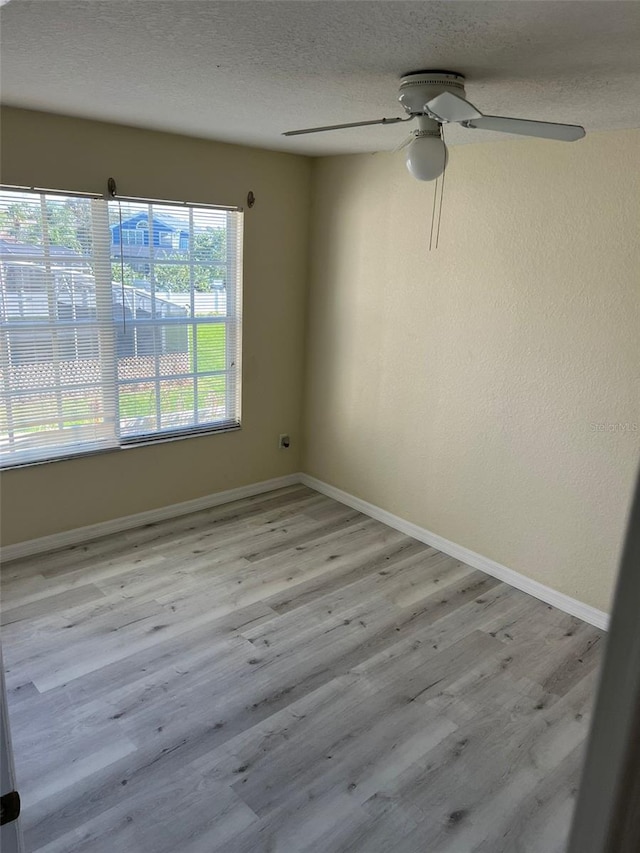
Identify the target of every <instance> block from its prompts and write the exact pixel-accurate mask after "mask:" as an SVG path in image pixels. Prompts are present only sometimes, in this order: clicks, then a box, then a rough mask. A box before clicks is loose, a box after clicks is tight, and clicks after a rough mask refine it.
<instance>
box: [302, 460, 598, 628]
mask: <svg viewBox="0 0 640 853" xmlns="http://www.w3.org/2000/svg"><path fill="white" fill-rule="evenodd" d="M300 481H301V482H302V483H304V485H305V486H309V488H311V489H315V490H316V491H317V492H322V494H323V495H327V497H330V498H333V499H334V500H336V501H340V503H343V504H346V505H347V506H350V507H352V508H353V509H357V510H359V512H362V513H364V514H365V515H368V516H370V517H371V518H375V519H376V520H377V521H381V522H382V523H383V524H386V525H388V526H389V527H393V528H394V529H395V530H399V531H400V532H401V533H406V535H407V536H411V537H413V538H414V539H417V540H418V541H419V542H424V543H425V545H430V546H431V547H432V548H436V549H437V550H438V551H442V552H443V554H448V555H449V556H450V557H454V558H455V559H456V560H460V561H461V562H463V563H466V564H467V565H468V566H471V567H472V568H474V569H479V570H480V571H481V572H486V574H488V575H491V576H492V577H494V578H498V579H499V580H501V581H504V582H505V583H508V584H509V585H510V586H513V587H515V588H516V589H520V590H522V591H523V592H526V593H528V594H529V595H532V596H534V598H539V599H540V600H541V601H544V602H545V603H546V604H551V605H552V606H553V607H557V608H558V609H559V610H563V611H564V612H565V613H569V614H570V615H571V616H576V617H577V618H578V619H582V620H583V621H584V622H588V623H589V624H590V625H595V627H596V628H602V629H603V630H605V631H606V630H607V629H608V626H609V615H608V614H607V613H605V612H604V611H602V610H597V609H596V608H595V607H591V606H590V605H588V604H583V603H582V602H581V601H578V600H577V599H575V598H571V597H570V596H568V595H565V594H564V593H562V592H558V591H557V590H555V589H552V588H551V587H549V586H545V585H544V584H542V583H539V582H538V581H534V580H532V579H531V578H528V577H526V576H525V575H521V574H520V573H519V572H516V571H514V570H513V569H509V568H507V567H506V566H503V565H501V564H500V563H496V562H495V561H494V560H490V559H489V558H488V557H483V556H482V554H477V553H476V552H475V551H470V550H469V549H468V548H465V547H463V546H462V545H457V544H456V543H455V542H450V541H449V540H448V539H445V538H444V537H442V536H438V534H437V533H432V532H431V531H430V530H427V529H426V528H424V527H419V526H418V525H417V524H413V523H412V522H410V521H405V520H404V519H403V518H400V517H399V516H397V515H393V514H392V513H390V512H387V511H386V510H384V509H381V508H380V507H379V506H375V504H371V503H368V502H367V501H363V500H362V499H361V498H357V497H355V495H350V494H349V493H348V492H343V491H342V489H338V488H336V487H335V486H330V485H329V484H328V483H324V482H322V480H317V479H316V478H315V477H311V476H309V475H308V474H301V475H300Z"/></svg>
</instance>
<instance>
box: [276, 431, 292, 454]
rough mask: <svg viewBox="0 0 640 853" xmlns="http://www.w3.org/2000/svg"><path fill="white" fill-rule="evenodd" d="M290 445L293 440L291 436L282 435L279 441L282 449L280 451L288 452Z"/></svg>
mask: <svg viewBox="0 0 640 853" xmlns="http://www.w3.org/2000/svg"><path fill="white" fill-rule="evenodd" d="M290 444H291V439H290V438H289V436H288V435H286V433H282V435H281V436H280V438H279V439H278V447H279V448H280V450H287V449H288V448H289V445H290Z"/></svg>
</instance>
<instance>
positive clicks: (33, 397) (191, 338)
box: [0, 189, 242, 466]
mask: <svg viewBox="0 0 640 853" xmlns="http://www.w3.org/2000/svg"><path fill="white" fill-rule="evenodd" d="M241 259H242V213H241V212H239V211H237V210H227V209H221V208H212V207H199V206H191V205H184V204H180V205H178V204H166V203H164V202H163V203H155V202H139V201H125V200H122V201H111V200H110V201H105V200H104V199H101V198H89V197H86V196H75V195H60V194H48V193H37V192H30V191H26V190H25V191H23V190H14V189H2V190H0V453H1V454H2V464H3V465H4V466H10V465H20V464H24V463H27V462H34V461H43V460H48V459H55V458H60V457H64V456H70V455H75V454H79V453H83V452H88V451H95V450H100V449H107V448H113V447H119V446H123V445H127V444H135V443H139V442H147V441H151V440H154V439H158V438H168V437H177V436H180V435H185V434H190V433H199V432H202V431H205V430H213V429H226V428H231V427H236V426H239V423H240V346H241V340H240V339H241V321H240V317H241V276H242V270H241V267H242V263H241Z"/></svg>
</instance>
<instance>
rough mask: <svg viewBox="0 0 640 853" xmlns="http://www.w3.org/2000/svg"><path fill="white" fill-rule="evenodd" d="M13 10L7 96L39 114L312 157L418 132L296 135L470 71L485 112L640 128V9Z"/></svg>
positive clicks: (198, 2)
mask: <svg viewBox="0 0 640 853" xmlns="http://www.w3.org/2000/svg"><path fill="white" fill-rule="evenodd" d="M0 15H1V21H2V30H1V48H2V59H1V62H2V69H1V70H2V78H1V84H2V100H3V101H4V102H5V103H7V104H12V105H15V106H22V107H29V108H32V109H38V110H48V111H51V112H59V113H63V114H68V115H77V116H85V117H88V118H97V119H103V120H105V121H114V122H121V123H124V124H130V125H134V126H139V127H148V128H154V129H161V130H169V131H174V132H178V133H186V134H191V135H195V136H201V137H206V138H211V139H219V140H225V141H229V142H243V143H246V144H249V145H259V146H264V147H267V148H277V149H281V150H284V151H295V152H301V153H307V154H330V153H338V152H352V151H377V150H383V149H388V148H393V147H394V145H396V144H397V142H398V141H399V140H400V139H402V138H403V136H404V135H405V134H406V132H407V131H406V127H405V128H403V127H393V126H391V127H373V128H361V129H359V130H346V131H337V132H334V133H326V134H320V135H317V136H309V137H298V138H291V139H286V138H284V137H282V136H281V135H280V134H281V132H282V131H284V130H288V129H295V128H299V127H305V126H309V125H318V124H334V123H340V122H345V121H346V122H348V121H359V120H364V119H370V118H380V117H382V116H384V115H386V116H393V115H402V114H403V113H402V110H401V108H400V105H399V104H398V102H397V86H398V80H399V77H400V75H401V74H402V73H406V72H408V71H413V70H419V69H425V68H432V69H438V68H439V69H446V70H451V71H458V72H461V73H462V74H464V75H466V77H467V97H468V98H469V99H470V100H471V101H472V102H474V103H475V104H476V105H477V106H478V107H479V108H480V109H481V110H482V111H483V112H485V113H492V114H502V115H514V116H519V117H523V118H536V119H547V120H549V121H566V122H571V123H577V124H583V125H584V126H585V127H586V128H587V131H590V130H607V129H612V128H627V127H639V126H640V2H634V0H631V2H621V0H609V1H608V2H606V0H605V2H581V0H565V2H542V0H506V2H501V0H493V2H486V0H485V2H478V0H472V2H464V0H458V1H457V2H452V0H449V2H403V1H402V0H395V2H383V0H373V2H369V0H355V2H351V0H321V2H311V0H293V2H276V0H273V2H271V0H261V2H252V1H251V0H232V2H215V0H171V2H165V0H81V1H80V2H77V0H12V2H9V3H8V4H7V5H4V6H3V7H2V11H1V13H0ZM498 138H501V137H500V136H499V135H497V134H489V133H487V132H481V131H473V130H465V129H463V128H459V127H454V128H451V130H450V132H449V134H448V141H449V142H454V143H456V142H468V141H474V142H475V141H486V140H488V139H492V140H495V139H498ZM550 144H553V143H550Z"/></svg>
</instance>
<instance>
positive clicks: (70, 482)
mask: <svg viewBox="0 0 640 853" xmlns="http://www.w3.org/2000/svg"><path fill="white" fill-rule="evenodd" d="M1 131H2V151H1V154H2V160H1V167H0V177H1V179H2V182H3V183H6V184H16V185H26V186H37V187H45V188H51V189H64V190H71V191H73V190H76V191H87V192H103V191H104V190H105V188H106V181H107V178H108V177H109V176H110V175H113V176H114V177H115V178H116V179H117V182H118V190H119V192H120V193H121V194H122V195H131V196H143V197H151V198H161V199H179V200H183V199H186V200H189V201H200V202H210V203H217V204H229V205H244V204H245V199H246V195H247V192H248V191H249V190H253V192H254V193H255V195H256V198H257V202H256V206H255V207H254V208H253V209H252V210H246V212H245V235H244V346H243V358H244V364H243V367H244V372H243V375H244V386H243V418H242V419H243V428H242V430H241V431H239V432H234V433H228V434H224V435H211V436H207V437H202V438H193V439H186V440H182V441H176V442H171V443H165V444H162V445H155V446H151V447H146V448H136V449H129V450H123V451H116V452H113V453H108V454H105V455H101V456H94V457H86V458H82V459H76V460H73V461H68V462H55V463H49V464H46V465H39V466H33V467H30V468H23V469H16V470H11V471H7V472H5V473H4V474H3V476H2V542H3V543H4V544H9V543H13V542H19V541H22V540H24V539H30V538H33V537H37V536H43V535H46V534H49V533H55V532H58V531H61V530H67V529H71V528H74V527H78V526H82V525H85V524H92V523H95V522H99V521H103V520H106V519H111V518H115V517H118V516H121V515H128V514H130V513H135V512H140V511H142V510H147V509H152V508H155V507H158V506H163V505H166V504H171V503H175V502H178V501H184V500H188V499H190V498H196V497H200V496H202V495H206V494H209V493H211V492H216V491H220V490H223V489H228V488H233V487H235V486H240V485H244V484H246V483H253V482H256V481H258V480H264V479H268V478H271V477H277V476H280V475H283V474H287V473H291V472H294V471H298V470H299V468H300V445H301V442H300V413H301V380H302V360H303V332H304V307H305V298H306V279H307V238H308V210H309V175H310V161H309V160H308V159H307V158H304V157H295V156H291V155H286V154H278V153H273V152H267V151H261V150H258V149H251V148H243V147H240V146H233V145H224V144H219V143H214V142H207V141H203V140H197V139H190V138H187V137H181V136H175V135H171V134H165V133H156V132H153V131H143V130H134V129H132V128H127V127H121V126H117V125H111V124H102V123H99V122H93V121H82V120H76V119H70V118H62V117H59V116H53V115H47V114H45V113H37V112H30V111H23V110H16V109H5V110H3V112H2V127H1ZM282 432H289V433H290V434H291V437H292V447H291V449H290V450H288V451H281V450H279V449H278V447H277V442H278V435H279V434H280V433H282Z"/></svg>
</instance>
